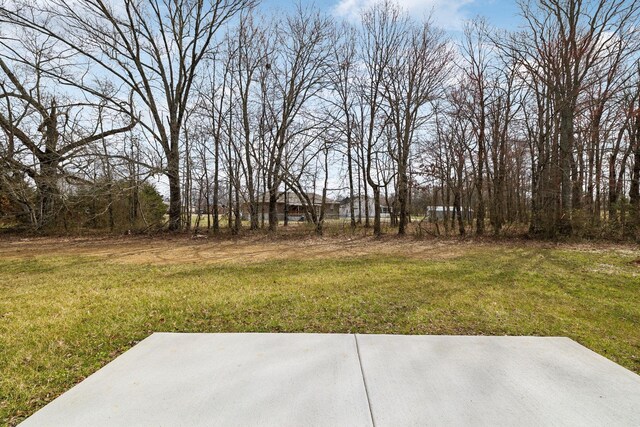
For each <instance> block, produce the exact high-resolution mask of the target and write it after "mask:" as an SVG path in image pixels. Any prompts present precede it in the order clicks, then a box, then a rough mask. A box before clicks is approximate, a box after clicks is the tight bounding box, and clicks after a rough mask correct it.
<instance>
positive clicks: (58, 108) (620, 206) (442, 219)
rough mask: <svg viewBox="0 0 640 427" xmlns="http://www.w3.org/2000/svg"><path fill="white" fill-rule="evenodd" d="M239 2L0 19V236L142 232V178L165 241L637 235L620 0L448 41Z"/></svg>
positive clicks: (630, 34)
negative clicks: (295, 222) (516, 231)
mask: <svg viewBox="0 0 640 427" xmlns="http://www.w3.org/2000/svg"><path fill="white" fill-rule="evenodd" d="M254 6H255V3H254V2H253V1H252V0H220V1H203V0H171V1H169V0H146V1H132V0H113V1H105V0H87V1H83V2H75V1H70V0H47V1H46V2H40V1H39V2H31V1H26V0H4V1H3V2H0V25H1V26H0V32H1V37H2V38H1V39H0V129H2V133H0V162H2V168H1V171H0V190H1V191H0V215H2V221H3V222H4V223H5V224H7V225H20V226H22V227H27V228H30V229H32V230H37V231H51V230H57V229H77V228H106V229H110V230H112V231H113V230H117V229H131V228H136V227H149V226H152V225H154V224H156V225H157V223H160V222H162V218H163V214H164V210H165V209H167V208H165V207H164V206H163V205H162V204H161V203H158V200H159V198H160V197H161V196H160V195H159V194H158V192H157V190H154V189H153V187H151V186H150V185H149V182H150V179H151V178H152V177H157V176H164V178H163V180H164V181H163V182H166V184H167V189H168V209H167V210H168V218H169V220H168V228H169V229H171V230H181V229H190V228H192V227H196V228H205V227H206V228H207V229H211V230H212V231H214V232H215V231H218V230H219V229H220V227H221V226H222V224H221V219H223V218H224V219H225V220H226V221H227V224H226V225H227V226H228V227H229V229H231V231H232V232H234V233H237V232H238V231H239V230H240V228H241V227H248V228H250V229H258V228H265V229H268V230H269V231H271V232H273V231H275V230H276V229H277V227H278V226H279V224H280V223H281V222H282V220H284V221H285V224H286V223H287V222H288V220H289V219H290V218H291V217H292V216H293V215H296V219H297V218H298V217H299V216H302V217H303V218H305V219H306V220H307V221H308V222H310V223H312V224H313V227H314V229H315V230H316V232H317V233H319V234H321V233H322V232H323V227H324V224H325V221H326V219H328V218H333V217H336V216H338V215H340V216H341V217H342V218H344V220H345V221H347V222H348V223H349V225H350V227H352V228H355V227H357V226H358V224H362V225H363V226H365V227H373V232H374V234H376V235H379V234H380V233H382V231H383V228H382V226H381V222H382V221H383V220H384V221H388V222H389V223H390V225H391V226H392V227H397V232H398V233H399V234H405V233H406V232H407V229H408V226H409V223H410V222H414V223H415V222H419V224H422V221H423V220H425V219H427V220H431V221H435V222H436V223H437V224H439V225H438V228H437V230H439V231H440V230H441V228H443V229H444V232H445V233H450V232H455V233H459V234H468V233H475V234H477V235H482V234H485V233H489V232H491V233H494V234H496V235H499V234H501V233H503V232H504V230H505V229H507V228H509V227H512V226H515V225H518V226H522V225H526V226H527V227H528V231H529V233H530V234H531V235H534V236H544V237H558V236H571V235H581V236H606V237H615V238H618V237H625V238H638V236H639V234H638V233H639V232H640V65H639V60H638V58H639V53H640V45H639V42H640V34H639V32H638V31H639V30H638V23H639V22H640V18H639V16H638V12H639V10H640V2H638V1H629V0H545V1H533V2H525V1H522V2H520V17H519V26H518V30H516V31H513V32H506V31H501V30H498V29H495V28H491V27H490V26H489V25H488V24H487V23H486V22H485V21H484V20H482V19H480V18H478V19H476V20H474V21H471V22H468V23H466V24H465V27H464V32H463V34H462V35H461V36H460V37H458V38H455V39H454V38H451V37H449V36H448V35H447V33H445V32H444V31H442V30H441V29H439V28H437V26H436V25H435V24H434V23H433V22H432V21H430V20H429V19H425V20H418V19H414V18H413V17H411V16H409V15H408V14H407V13H405V12H404V11H402V10H401V9H400V8H399V7H397V6H396V5H395V4H394V3H392V2H387V1H382V2H379V3H376V4H373V5H371V6H370V7H369V8H367V9H365V10H363V11H362V13H361V16H360V18H359V20H358V21H357V22H342V21H340V20H339V19H337V18H335V17H332V16H329V15H326V14H324V13H322V12H320V11H318V10H315V9H314V8H313V7H306V6H298V7H297V8H295V9H294V10H292V11H290V12H287V13H285V14H282V13H278V14H276V13H271V14H270V13H268V12H266V13H263V12H259V11H257V9H256V8H255V7H254ZM338 197H339V198H340V201H341V202H342V205H341V207H340V208H339V210H338V208H337V207H336V206H337V201H336V200H330V198H333V199H336V198H338ZM294 208H295V209H294ZM294 211H295V214H293V213H292V212H294ZM192 215H195V216H196V222H195V224H194V223H193V221H192ZM243 219H244V220H246V222H245V223H243V221H242V220H243Z"/></svg>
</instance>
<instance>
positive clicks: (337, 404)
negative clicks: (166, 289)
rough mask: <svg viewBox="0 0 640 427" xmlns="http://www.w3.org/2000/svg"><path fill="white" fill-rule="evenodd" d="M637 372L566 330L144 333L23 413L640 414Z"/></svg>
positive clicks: (198, 419) (305, 422)
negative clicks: (563, 334) (521, 333)
mask: <svg viewBox="0 0 640 427" xmlns="http://www.w3.org/2000/svg"><path fill="white" fill-rule="evenodd" d="M638 408H640V376H638V375H636V374H634V373H633V372H631V371H628V370H626V369H624V368H622V367H621V366H619V365H616V364H615V363H613V362H611V361H609V360H607V359H605V358H604V357H601V356H599V355H597V354H595V353H593V352H592V351H590V350H588V349H587V348H585V347H582V346H581V345H579V344H577V343H575V342H573V341H571V340H569V339H568V338H537V337H459V336H458V337H452V336H398V335H343V334H167V333H161V334H153V335H152V336H150V337H149V338H147V339H145V340H144V341H142V342H141V343H139V344H138V345H136V346H134V347H133V348H132V349H131V350H129V351H127V352H125V353H124V354H123V355H121V356H120V357H118V358H116V359H115V360H114V361H113V362H111V363H109V364H108V365H106V366H105V367H104V368H102V369H100V370H99V371H98V372H96V373H95V374H93V375H91V376H90V377H89V378H87V379H86V380H84V381H83V382H81V383H80V384H78V385H77V386H76V387H74V388H72V389H71V390H69V391H68V392H66V393H64V394H63V395H62V396H60V397H59V398H57V399H56V400H54V401H53V402H51V403H50V404H49V405H47V406H46V407H44V408H43V409H41V410H40V411H38V412H36V413H35V414H34V415H33V416H32V417H30V418H29V419H27V420H26V421H25V422H24V423H23V425H24V426H62V425H64V426H98V427H99V426H182V425H184V426H204V425H206V426H236V425H237V426H258V425H259V426H270V425H274V426H276V425H277V426H354V427H356V426H371V425H372V424H375V426H377V427H386V426H406V425H421V426H422V425H437V426H441V425H445V426H454V425H455V426H458V425H474V426H477V425H492V426H499V425H504V426H507V425H509V426H510V425H572V426H573V425H580V426H585V425H594V426H595V425H598V426H600V425H616V426H625V425H629V426H631V425H636V426H637V425H640V410H638Z"/></svg>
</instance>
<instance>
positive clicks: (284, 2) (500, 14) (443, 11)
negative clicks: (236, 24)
mask: <svg viewBox="0 0 640 427" xmlns="http://www.w3.org/2000/svg"><path fill="white" fill-rule="evenodd" d="M374 1H375V0H316V1H315V2H314V3H315V5H316V6H318V7H319V8H321V9H323V10H326V11H327V12H330V13H332V14H334V15H336V16H342V17H346V18H350V17H351V18H353V17H355V16H357V14H358V10H359V9H361V8H362V7H364V6H367V5H369V4H371V3H373V2H374ZM303 3H307V2H303ZM309 3H310V2H309ZM398 3H399V4H400V5H401V6H402V7H403V8H404V9H406V10H408V11H409V12H411V14H412V15H414V16H417V15H423V14H428V13H429V12H430V11H432V10H433V16H434V20H435V21H436V23H437V24H438V25H439V26H440V27H442V28H444V29H446V30H449V31H456V30H459V29H460V28H461V27H462V23H463V22H464V20H466V19H471V18H473V17H475V16H477V15H482V16H484V17H486V18H487V20H488V21H489V23H491V24H493V25H495V26H497V27H501V28H505V29H514V28H515V27H516V25H517V23H518V21H519V19H518V16H517V14H518V6H517V4H516V1H515V0H399V1H398ZM295 4H296V2H295V1H294V0H262V2H261V8H263V9H267V10H268V9H273V8H275V9H288V8H292V7H294V5H295Z"/></svg>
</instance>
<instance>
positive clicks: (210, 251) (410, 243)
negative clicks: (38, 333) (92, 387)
mask: <svg viewBox="0 0 640 427" xmlns="http://www.w3.org/2000/svg"><path fill="white" fill-rule="evenodd" d="M495 247H503V248H506V249H522V248H543V247H544V248H548V247H556V248H565V249H570V250H579V251H589V252H592V251H600V250H602V251H607V250H608V251H610V250H617V251H621V252H625V253H627V254H630V253H633V254H634V255H635V254H638V250H637V248H632V247H630V246H617V247H613V246H612V245H606V246H601V247H600V246H596V245H592V244H588V245H575V244H571V245H568V244H567V245H557V244H548V243H541V242H531V241H527V242H523V241H521V240H514V241H502V242H491V241H478V240H459V239H429V240H417V239H413V238H410V237H407V238H398V237H396V236H391V235H389V236H385V237H383V238H381V239H375V238H373V237H371V236H351V237H350V236H338V237H335V236H334V237H324V238H320V237H308V236H296V237H295V238H294V237H293V236H276V237H274V236H269V235H251V236H243V237H238V238H224V237H222V238H220V237H208V236H197V237H187V236H184V235H182V236H168V235H162V236H154V237H146V236H122V237H69V238H61V237H55V238H54V237H31V238H15V239H1V240H0V258H4V259H24V258H30V257H39V256H56V255H59V256H68V255H79V256H95V257H99V258H101V259H104V260H105V261H107V262H114V263H123V264H151V265H168V264H186V263H198V264H210V263H251V262H262V261H270V260H285V259H287V260H313V259H337V258H343V257H366V256H380V255H383V256H389V257H395V256H402V257H409V258H413V259H424V260H428V259H449V258H454V257H457V256H463V255H464V254H465V253H468V252H469V251H471V250H480V251H481V250H483V248H495ZM637 262H639V263H640V259H639V260H638V261H637ZM638 265H639V266H640V264H638Z"/></svg>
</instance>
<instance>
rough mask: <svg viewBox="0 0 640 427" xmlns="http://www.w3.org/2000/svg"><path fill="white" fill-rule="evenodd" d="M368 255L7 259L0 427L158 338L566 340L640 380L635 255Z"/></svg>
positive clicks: (2, 274)
mask: <svg viewBox="0 0 640 427" xmlns="http://www.w3.org/2000/svg"><path fill="white" fill-rule="evenodd" d="M3 244H4V243H2V242H0V245H3ZM190 244H191V243H189V242H188V241H187V242H186V243H184V244H183V245H185V246H188V245H190ZM238 244H240V245H242V244H246V245H250V244H251V243H238ZM364 244H366V245H367V247H368V249H367V250H366V251H364V252H360V253H359V252H357V251H354V250H352V249H350V250H344V251H341V250H326V251H324V252H322V251H316V252H315V253H314V255H313V256H311V257H309V258H308V259H305V257H304V256H297V257H278V256H276V254H279V253H280V252H281V251H280V250H279V249H278V248H279V247H280V246H281V245H282V244H276V243H264V244H260V245H261V246H260V245H258V246H259V247H258V248H256V249H255V251H256V252H255V253H256V254H257V253H258V252H259V253H260V257H257V256H256V258H255V260H253V261H251V260H250V258H246V257H245V258H240V259H238V260H234V259H233V257H231V258H230V259H224V260H208V261H206V260H205V261H202V262H200V261H198V260H194V259H192V258H190V259H189V262H184V263H181V262H178V261H179V260H176V259H172V262H169V263H164V264H163V263H162V262H157V260H156V261H154V262H145V261H144V260H138V261H136V262H125V261H126V260H127V257H128V255H127V256H124V257H121V258H114V257H113V252H109V253H106V252H105V253H102V254H101V253H100V251H86V253H85V251H83V250H82V249H81V250H76V251H73V252H69V253H65V252H64V251H62V252H61V253H58V255H55V254H54V253H47V252H48V251H35V252H29V251H27V252H25V253H18V254H16V253H12V252H11V251H5V252H4V253H0V373H1V375H0V422H2V423H7V424H15V423H17V422H18V421H20V420H21V419H23V418H24V417H26V416H28V415H29V414H31V413H32V412H34V411H35V410H37V409H38V408H40V407H42V406H43V405H44V404H46V403H47V402H49V401H51V400H52V399H53V398H55V397H56V396H57V395H59V394H60V393H62V392H63V391H65V390H66V389H68V388H70V387H71V386H73V385H74V384H75V383H77V382H79V381H80V380H82V379H83V378H85V377H86V376H88V375H89V374H91V373H93V372H94V371H96V370H97V369H99V368H100V367H101V366H103V365H104V364H106V363H108V362H109V361H110V360H113V359H114V358H115V357H116V356H117V355H118V354H120V353H122V352H123V351H125V350H127V349H128V348H130V347H131V346H133V345H134V344H135V343H136V342H138V341H139V340H141V339H143V338H145V337H146V336H148V335H149V334H151V333H152V332H154V331H179V332H246V331H252V332H358V333H388V334H474V335H477V334H480V335H553V336H568V337H570V338H572V339H574V340H576V341H578V342H579V343H581V344H583V345H585V346H587V347H589V348H590V349H592V350H594V351H596V352H598V353H600V354H602V355H604V356H606V357H608V358H610V359H611V360H613V361H615V362H618V363H620V364H621V365H623V366H625V367H627V368H629V369H631V370H633V371H635V372H640V267H639V266H638V265H637V263H634V260H637V259H638V258H639V257H640V251H638V250H637V249H634V248H629V247H627V248H604V249H594V248H593V247H588V248H581V247H545V246H544V245H534V246H530V247H527V246H523V245H521V244H486V243H485V244H478V245H475V244H471V245H468V244H467V245H454V247H453V248H447V245H446V244H445V245H443V248H446V251H444V252H446V254H444V255H443V254H442V253H440V252H443V251H438V250H435V251H433V252H432V253H431V252H426V253H425V254H422V255H421V256H419V257H417V256H415V254H414V253H413V250H414V247H415V245H407V249H406V250H404V251H403V249H402V248H403V246H402V243H400V244H396V246H394V250H393V251H391V252H390V251H386V252H385V251H382V250H378V248H376V246H375V245H377V244H378V243H375V242H373V241H367V242H366V243H363V245H364ZM430 244H432V243H429V242H424V243H423V245H424V246H429V245H430ZM34 245H35V246H37V244H34ZM207 245H209V246H207V247H209V249H210V250H211V251H216V243H215V242H208V243H207ZM379 245H381V246H384V245H385V243H384V242H383V243H379ZM123 247H124V248H125V249H123V250H126V247H127V245H126V244H125V245H123ZM337 247H338V248H339V244H338V245H337ZM117 250H120V249H117ZM184 250H186V249H184ZM221 250H224V249H221ZM252 250H253V249H252ZM137 251H139V250H138V249H135V250H134V251H133V252H137ZM270 251H271V252H270ZM158 253H162V250H161V249H159V250H158ZM251 253H253V252H251ZM271 253H273V254H274V256H273V257H271V255H270V254H271ZM430 253H431V254H432V255H430ZM245 255H246V254H245ZM247 256H248V255H247ZM248 259H249V260H248Z"/></svg>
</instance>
